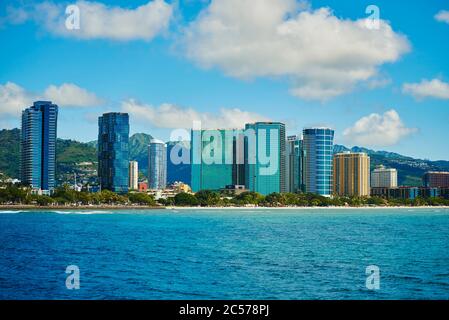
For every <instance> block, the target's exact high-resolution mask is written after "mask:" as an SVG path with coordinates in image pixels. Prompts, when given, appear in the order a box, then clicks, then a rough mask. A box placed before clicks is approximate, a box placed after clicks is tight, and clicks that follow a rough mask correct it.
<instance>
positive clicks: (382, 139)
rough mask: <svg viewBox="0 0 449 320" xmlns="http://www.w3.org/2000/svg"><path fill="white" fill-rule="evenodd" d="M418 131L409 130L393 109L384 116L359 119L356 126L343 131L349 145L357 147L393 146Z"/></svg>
mask: <svg viewBox="0 0 449 320" xmlns="http://www.w3.org/2000/svg"><path fill="white" fill-rule="evenodd" d="M416 131H417V129H415V128H407V127H406V126H405V125H404V123H403V122H402V120H401V118H400V117H399V114H398V113H397V112H396V110H393V109H392V110H389V111H387V112H385V113H384V114H383V115H380V114H378V113H372V114H370V115H368V116H366V117H363V118H361V119H359V120H358V121H357V122H356V123H355V124H354V126H352V127H350V128H347V129H345V130H344V131H343V137H344V139H345V140H346V142H347V143H352V144H355V145H364V146H391V145H394V144H396V143H398V142H399V141H400V140H401V139H402V138H405V137H407V136H408V135H410V134H412V133H414V132H416Z"/></svg>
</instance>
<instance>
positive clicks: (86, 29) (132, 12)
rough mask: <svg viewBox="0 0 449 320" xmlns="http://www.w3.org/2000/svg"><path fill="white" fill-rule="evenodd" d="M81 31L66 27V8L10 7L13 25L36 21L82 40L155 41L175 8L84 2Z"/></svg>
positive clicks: (159, 2)
mask: <svg viewBox="0 0 449 320" xmlns="http://www.w3.org/2000/svg"><path fill="white" fill-rule="evenodd" d="M73 4H74V5H76V6H77V7H78V8H79V12H80V28H79V29H74V30H69V29H67V28H66V19H67V17H68V15H66V12H65V10H66V6H64V5H62V4H56V3H54V2H50V1H45V2H42V3H39V4H34V5H30V6H26V7H22V8H14V7H9V9H8V13H9V14H8V19H7V20H9V22H11V23H15V24H18V23H23V22H25V21H28V20H33V21H35V22H36V23H37V24H38V25H39V26H42V27H43V28H45V30H46V31H48V32H51V33H53V34H56V35H59V36H65V37H75V38H79V39H111V40H120V41H126V40H136V39H141V40H151V39H153V38H154V37H155V36H157V35H159V34H161V33H163V32H164V31H165V30H167V28H168V26H169V23H170V20H171V18H172V16H173V6H172V5H170V4H168V3H166V2H165V1H164V0H154V1H149V2H148V3H146V4H144V5H141V6H139V7H137V8H135V9H124V8H121V7H114V6H107V5H105V4H103V3H99V2H90V1H84V0H80V1H77V2H75V3H73Z"/></svg>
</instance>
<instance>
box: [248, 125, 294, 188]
mask: <svg viewBox="0 0 449 320" xmlns="http://www.w3.org/2000/svg"><path fill="white" fill-rule="evenodd" d="M251 132H253V133H254V138H252V137H251ZM251 158H253V159H251ZM268 159H271V160H272V161H274V162H271V160H268ZM245 186H246V188H247V189H248V190H250V191H254V192H258V193H260V194H263V195H267V194H270V193H273V192H285V191H286V136H285V125H284V124H283V123H279V122H257V123H253V124H247V125H246V127H245Z"/></svg>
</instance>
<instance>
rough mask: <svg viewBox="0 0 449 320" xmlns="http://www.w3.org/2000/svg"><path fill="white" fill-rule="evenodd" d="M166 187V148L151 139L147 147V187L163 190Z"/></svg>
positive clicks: (163, 144) (160, 142)
mask: <svg viewBox="0 0 449 320" xmlns="http://www.w3.org/2000/svg"><path fill="white" fill-rule="evenodd" d="M166 186H167V146H166V145H165V143H164V142H163V141H160V140H157V139H152V140H151V141H150V145H149V146H148V187H149V188H150V189H152V190H163V189H165V188H166Z"/></svg>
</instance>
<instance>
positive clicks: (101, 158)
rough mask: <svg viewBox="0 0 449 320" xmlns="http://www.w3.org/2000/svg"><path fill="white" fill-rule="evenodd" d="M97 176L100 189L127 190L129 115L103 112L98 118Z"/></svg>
mask: <svg viewBox="0 0 449 320" xmlns="http://www.w3.org/2000/svg"><path fill="white" fill-rule="evenodd" d="M98 129H99V130H98V177H99V179H100V185H101V188H102V189H105V190H111V191H113V192H117V193H126V192H128V183H129V177H128V173H129V116H128V114H127V113H116V112H111V113H105V114H103V116H101V117H99V118H98Z"/></svg>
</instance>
